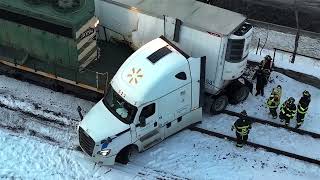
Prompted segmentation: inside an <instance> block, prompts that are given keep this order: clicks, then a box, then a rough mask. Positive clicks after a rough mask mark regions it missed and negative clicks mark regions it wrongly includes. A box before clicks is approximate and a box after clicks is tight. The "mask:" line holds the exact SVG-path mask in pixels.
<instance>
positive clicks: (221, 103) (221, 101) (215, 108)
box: [210, 95, 228, 114]
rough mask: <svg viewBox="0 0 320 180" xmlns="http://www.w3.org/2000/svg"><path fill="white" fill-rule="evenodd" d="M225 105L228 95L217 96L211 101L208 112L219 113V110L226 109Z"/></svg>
mask: <svg viewBox="0 0 320 180" xmlns="http://www.w3.org/2000/svg"><path fill="white" fill-rule="evenodd" d="M227 105H228V96H226V95H222V96H219V97H218V98H216V99H215V100H214V101H213V102H212V104H211V108H210V112H211V113H212V114H219V113H221V111H223V110H224V109H226V107H227Z"/></svg>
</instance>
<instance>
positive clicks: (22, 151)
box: [0, 130, 133, 180]
mask: <svg viewBox="0 0 320 180" xmlns="http://www.w3.org/2000/svg"><path fill="white" fill-rule="evenodd" d="M0 144H1V145H0V161H1V163H0V179H46V180H49V179H52V180H57V179H106V180H107V179H110V180H111V179H112V180H114V179H132V178H133V176H132V175H131V174H127V173H125V172H121V171H118V170H116V169H112V171H110V169H109V168H108V167H97V166H95V165H94V163H92V162H91V161H89V160H88V159H87V158H86V157H85V156H84V155H83V154H82V153H81V152H77V151H73V150H69V149H64V148H60V147H58V146H55V145H51V144H48V143H44V142H43V141H39V140H36V139H32V138H30V137H28V136H21V135H16V134H14V133H10V132H6V131H3V130H0ZM105 173H107V175H106V174H105Z"/></svg>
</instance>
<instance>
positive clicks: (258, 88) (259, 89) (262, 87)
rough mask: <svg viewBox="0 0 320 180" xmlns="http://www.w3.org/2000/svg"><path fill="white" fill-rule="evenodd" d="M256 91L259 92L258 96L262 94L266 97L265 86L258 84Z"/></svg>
mask: <svg viewBox="0 0 320 180" xmlns="http://www.w3.org/2000/svg"><path fill="white" fill-rule="evenodd" d="M256 90H257V93H256V96H257V95H259V94H261V96H263V95H264V85H262V84H258V83H257V84H256Z"/></svg>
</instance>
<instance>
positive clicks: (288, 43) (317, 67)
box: [248, 27, 320, 78]
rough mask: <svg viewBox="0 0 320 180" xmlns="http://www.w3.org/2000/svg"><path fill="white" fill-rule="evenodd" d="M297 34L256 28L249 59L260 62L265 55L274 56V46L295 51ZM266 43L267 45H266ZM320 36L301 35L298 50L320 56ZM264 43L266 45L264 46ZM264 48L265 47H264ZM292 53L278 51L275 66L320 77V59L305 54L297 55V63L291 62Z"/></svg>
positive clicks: (301, 52)
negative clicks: (258, 46)
mask: <svg viewBox="0 0 320 180" xmlns="http://www.w3.org/2000/svg"><path fill="white" fill-rule="evenodd" d="M259 38H260V48H259V49H258V51H257V45H258V41H259ZM294 41H295V35H293V34H286V33H282V32H278V31H275V30H271V29H265V28H260V27H255V28H254V33H253V37H252V41H251V44H250V53H249V56H248V59H249V60H250V61H254V62H260V61H261V60H262V59H263V57H264V56H266V55H270V56H271V57H273V54H274V48H278V49H283V50H287V51H291V52H293V50H294ZM264 44H265V45H264ZM319 44H320V38H314V37H313V38H310V37H307V36H301V37H300V39H299V46H298V49H297V52H298V53H300V54H303V55H308V56H311V57H320V46H319ZM263 45H264V46H263ZM262 48H263V49H262ZM291 59H292V54H291V53H286V52H282V51H277V53H276V55H275V58H274V60H275V66H276V67H280V68H284V69H291V70H293V71H296V72H301V73H305V74H308V75H312V76H315V77H317V78H320V61H319V60H314V59H312V58H308V57H304V56H299V55H298V56H296V59H295V63H294V64H293V63H290V61H291Z"/></svg>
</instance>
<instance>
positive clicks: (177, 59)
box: [78, 37, 205, 165]
mask: <svg viewBox="0 0 320 180" xmlns="http://www.w3.org/2000/svg"><path fill="white" fill-rule="evenodd" d="M204 73H205V58H204V57H203V58H192V57H189V56H188V55H187V54H186V53H184V52H183V51H181V50H180V49H178V48H177V47H175V46H174V45H173V44H171V43H170V42H169V41H168V40H167V39H165V38H164V37H161V38H157V39H155V40H153V41H151V42H149V43H147V44H145V45H144V46H142V47H141V48H140V49H138V50H137V51H136V52H135V53H133V54H132V55H131V56H130V57H129V58H128V59H127V60H126V61H125V62H124V64H122V66H121V67H120V69H119V70H118V71H117V73H116V75H115V76H114V77H113V79H112V80H111V83H110V84H109V86H108V90H107V93H106V94H105V97H104V98H103V99H102V100H101V101H99V102H98V103H97V104H96V105H95V106H94V107H93V108H92V109H91V110H90V111H89V113H88V114H86V116H85V117H84V118H83V120H82V122H81V123H80V125H79V128H78V134H79V143H80V146H81V148H82V150H83V151H84V152H85V153H86V154H88V155H89V156H91V157H92V158H93V159H94V160H95V161H96V162H98V163H99V164H103V165H112V164H114V162H115V160H117V161H119V162H124V163H126V162H128V157H129V156H130V153H131V151H132V150H134V149H135V150H137V151H139V152H141V151H144V150H145V149H147V148H149V147H151V146H153V145H155V144H156V143H158V142H160V141H162V140H163V139H165V138H167V137H168V136H170V135H172V134H174V133H176V132H178V131H180V130H182V129H183V128H185V127H187V126H189V125H191V124H194V123H197V122H199V121H201V119H202V103H203V101H202V99H203V95H202V94H203V91H202V90H203V89H204V88H203V87H202V86H204V82H205V80H204Z"/></svg>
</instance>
